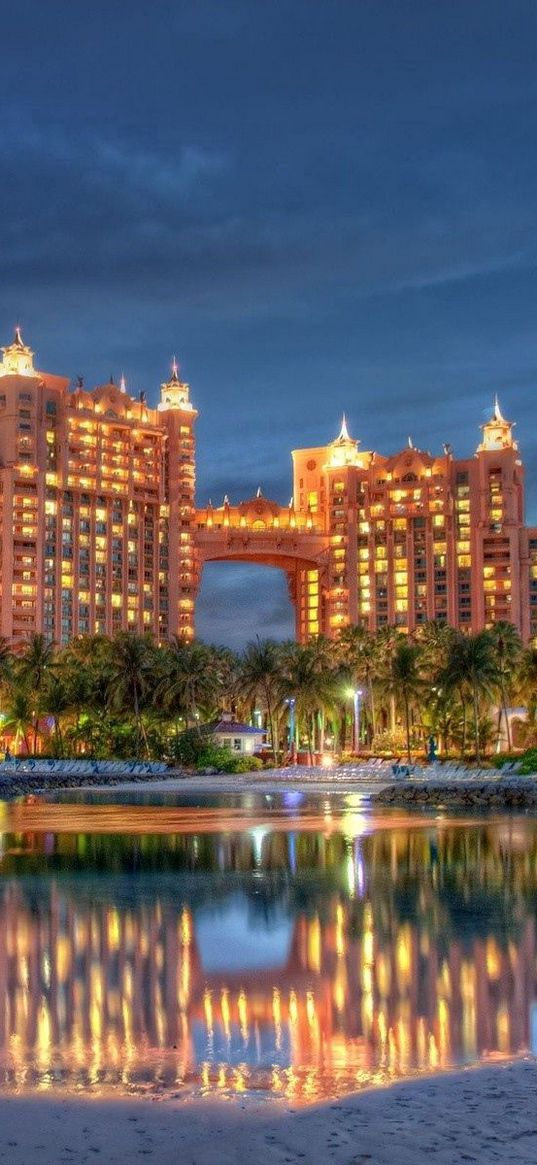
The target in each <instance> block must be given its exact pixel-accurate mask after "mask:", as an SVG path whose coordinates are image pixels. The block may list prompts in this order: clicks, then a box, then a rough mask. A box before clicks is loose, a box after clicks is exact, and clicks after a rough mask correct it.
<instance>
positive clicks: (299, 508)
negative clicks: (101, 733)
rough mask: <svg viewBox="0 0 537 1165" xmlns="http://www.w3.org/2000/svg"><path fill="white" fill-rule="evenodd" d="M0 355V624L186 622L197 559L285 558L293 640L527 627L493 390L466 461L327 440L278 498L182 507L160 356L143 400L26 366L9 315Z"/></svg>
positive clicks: (186, 402) (526, 532)
mask: <svg viewBox="0 0 537 1165" xmlns="http://www.w3.org/2000/svg"><path fill="white" fill-rule="evenodd" d="M2 353H3V360H2V363H1V365H0V544H1V561H0V633H1V634H2V635H4V636H5V637H6V638H7V639H8V640H10V641H15V642H16V641H20V640H21V639H23V638H24V637H25V636H27V635H28V634H29V633H30V632H32V631H42V632H44V633H45V635H46V636H47V637H49V638H50V639H53V640H55V641H56V642H58V643H67V642H68V641H69V640H70V639H71V638H72V637H73V636H75V635H81V634H85V633H88V632H89V633H94V632H97V633H104V634H113V633H114V632H115V631H117V630H119V629H130V630H133V631H144V630H145V631H151V632H153V633H154V634H155V636H156V637H157V638H158V639H159V640H161V641H162V640H164V639H166V638H168V637H170V636H171V635H173V634H175V633H178V634H180V635H183V636H184V637H185V638H191V637H192V636H193V635H194V630H195V624H194V612H195V602H196V595H197V591H198V587H199V582H200V577H201V571H202V569H203V565H204V563H205V562H207V561H209V560H236V561H243V562H257V563H260V564H264V565H269V566H274V567H277V568H279V569H281V570H283V571H285V573H286V575H287V578H288V582H289V593H290V596H291V599H292V601H293V603H294V607H295V613H296V635H297V638H298V639H299V640H301V641H306V640H307V639H308V638H309V637H311V636H315V635H318V634H321V633H322V634H324V635H327V636H330V637H334V636H336V635H337V634H338V632H339V631H341V630H342V629H343V628H344V627H345V626H347V625H348V624H352V623H362V624H364V625H365V626H367V627H369V628H370V629H371V630H376V629H378V628H381V627H383V626H386V625H390V624H392V625H393V624H395V625H396V626H398V627H399V628H400V629H401V630H407V631H413V630H414V629H415V628H416V627H418V626H419V625H420V624H421V623H424V622H426V621H427V620H429V619H440V620H446V621H447V622H449V623H450V624H452V625H453V626H455V627H458V628H460V629H461V630H464V631H472V632H475V631H478V630H480V629H481V628H483V627H488V626H490V625H491V624H492V623H494V622H495V621H498V620H500V619H502V620H503V619H507V620H509V621H510V622H512V623H513V624H514V625H515V626H516V627H517V628H518V630H519V631H520V633H521V635H522V637H523V638H524V640H526V641H527V640H529V639H530V638H534V637H536V636H537V529H530V528H528V527H526V526H525V523H524V471H523V465H522V461H521V457H520V453H519V449H518V445H517V442H516V441H515V439H514V436H513V425H512V423H511V422H510V421H507V420H506V419H505V418H504V417H503V415H502V412H501V409H500V406H499V404H498V402H497V401H496V402H495V404H494V407H493V409H492V412H491V416H490V419H489V420H488V421H487V423H486V424H485V425H483V427H482V437H481V441H480V442H479V444H478V446H477V449H476V452H475V454H474V456H473V457H470V458H467V459H463V460H460V459H457V458H455V457H454V455H453V451H452V448H451V446H450V445H447V444H446V445H444V447H443V453H442V455H441V456H432V455H431V454H430V453H427V452H424V451H423V450H420V449H417V448H415V447H414V446H413V444H412V441H411V440H409V441H408V445H407V446H406V447H405V448H404V449H402V450H401V451H400V452H398V453H396V454H395V455H393V456H385V455H383V454H379V453H376V452H372V451H364V450H362V449H361V448H360V444H359V442H358V441H356V440H354V439H353V438H352V437H351V436H350V434H349V432H348V429H347V425H346V422H345V420H344V421H343V424H342V427H341V432H340V433H339V436H338V437H337V438H336V440H334V441H332V442H330V443H329V444H327V445H324V446H319V447H317V448H314V449H300V450H297V451H295V452H294V453H293V464H294V481H293V498H292V500H291V502H290V503H289V505H288V506H280V505H279V504H278V503H277V502H273V501H269V500H268V499H266V498H264V497H263V496H262V494H261V490H259V491H258V493H257V495H256V496H255V497H254V498H251V499H248V500H247V501H244V502H241V503H239V504H231V503H230V501H229V499H228V498H227V497H226V498H224V501H223V503H222V505H220V506H218V507H213V506H212V505H210V504H209V505H208V506H206V507H204V508H196V506H195V470H196V458H195V441H194V423H195V420H196V417H197V412H196V410H195V409H194V408H193V406H192V404H191V402H190V396H189V386H188V384H186V383H184V382H183V381H182V380H181V379H180V376H179V373H178V369H177V366H176V364H175V363H174V365H173V368H172V374H171V377H170V379H169V380H167V381H166V382H165V383H163V384H162V385H161V389H160V403H159V404H158V406H157V407H156V408H151V407H149V405H148V403H147V399H146V394H145V393H143V392H141V393H140V394H139V395H138V396H137V397H136V398H134V397H132V396H131V395H130V394H129V393H128V392H127V388H126V385H125V382H124V380H123V379H122V380H121V381H120V383H119V384H115V383H114V381H113V380H112V379H110V381H109V382H108V383H107V384H103V385H100V386H99V387H97V388H93V389H91V391H89V390H87V389H86V388H85V387H84V384H83V383H82V381H81V380H79V381H78V383H77V384H76V386H75V387H74V388H72V387H71V385H70V382H69V380H68V379H67V378H65V377H61V376H56V375H51V374H49V373H45V372H40V371H38V370H37V369H36V368H35V366H34V354H33V352H32V350H31V349H30V348H29V347H28V346H27V345H26V344H25V342H24V340H23V338H22V336H21V332H20V329H19V328H17V329H16V332H15V338H14V340H13V343H11V344H9V345H8V346H6V347H5V348H3V349H2Z"/></svg>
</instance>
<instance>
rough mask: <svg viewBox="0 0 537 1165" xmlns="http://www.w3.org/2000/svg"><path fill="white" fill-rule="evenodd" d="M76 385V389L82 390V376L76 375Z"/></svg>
mask: <svg viewBox="0 0 537 1165" xmlns="http://www.w3.org/2000/svg"><path fill="white" fill-rule="evenodd" d="M76 387H77V390H78V391H80V392H82V390H83V388H84V377H83V376H77V378H76Z"/></svg>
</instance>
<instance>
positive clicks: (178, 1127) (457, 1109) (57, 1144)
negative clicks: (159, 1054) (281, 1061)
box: [0, 1060, 537, 1165]
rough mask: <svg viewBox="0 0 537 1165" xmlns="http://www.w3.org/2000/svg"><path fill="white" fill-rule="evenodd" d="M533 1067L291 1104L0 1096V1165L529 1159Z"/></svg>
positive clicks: (522, 1162)
mask: <svg viewBox="0 0 537 1165" xmlns="http://www.w3.org/2000/svg"><path fill="white" fill-rule="evenodd" d="M536 1101H537V1062H535V1061H530V1060H528V1061H526V1060H525V1061H522V1062H517V1063H515V1064H497V1065H495V1066H494V1067H487V1068H481V1069H476V1070H471V1071H467V1072H457V1073H453V1074H451V1075H442V1076H436V1077H431V1078H427V1079H420V1080H414V1081H411V1082H407V1083H402V1084H395V1085H393V1086H392V1087H391V1088H387V1089H379V1090H375V1091H368V1092H362V1093H359V1094H357V1095H355V1096H352V1097H349V1098H348V1099H342V1100H338V1101H334V1102H333V1103H328V1104H323V1105H319V1106H314V1107H311V1108H297V1109H295V1110H293V1108H292V1107H290V1106H289V1105H288V1104H287V1103H279V1102H276V1101H272V1100H270V1101H263V1100H256V1099H252V1098H251V1097H245V1098H244V1099H242V1100H241V1099H234V1100H232V1101H225V1100H223V1101H219V1102H217V1101H214V1100H211V1099H209V1098H206V1099H203V1098H202V1099H194V1100H187V1099H185V1100H182V1099H174V1100H169V1099H161V1098H156V1099H155V1100H153V1101H146V1100H139V1099H134V1098H132V1099H128V1100H109V1101H104V1100H97V1099H95V1100H93V1099H91V1098H87V1099H85V1100H78V1099H74V1098H72V1097H64V1098H63V1099H58V1098H55V1097H53V1096H51V1095H41V1096H24V1097H22V1096H14V1097H7V1096H6V1095H4V1097H3V1098H2V1099H0V1161H1V1160H4V1161H6V1162H9V1163H10V1165H33V1162H36V1161H39V1162H40V1163H41V1165H60V1163H61V1165H64V1163H66V1162H77V1163H78V1162H79V1163H82V1165H83V1163H99V1165H104V1163H105V1162H106V1163H108V1162H109V1163H110V1165H112V1163H116V1162H135V1161H142V1160H147V1161H149V1162H153V1163H154V1165H172V1163H173V1165H177V1162H181V1163H182V1165H283V1163H288V1165H291V1163H294V1165H298V1163H301V1162H304V1165H328V1163H330V1165H394V1163H395V1162H397V1165H421V1163H422V1162H423V1163H425V1162H429V1161H431V1160H434V1161H435V1162H436V1165H460V1163H462V1162H465V1161H469V1162H477V1163H478V1165H493V1163H494V1162H507V1161H509V1162H512V1163H513V1165H535V1162H536V1160H537V1103H536Z"/></svg>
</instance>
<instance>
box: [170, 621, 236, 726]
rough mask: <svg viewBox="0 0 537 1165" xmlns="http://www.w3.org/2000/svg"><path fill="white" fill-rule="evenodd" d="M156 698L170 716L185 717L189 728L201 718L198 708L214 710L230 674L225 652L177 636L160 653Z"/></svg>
mask: <svg viewBox="0 0 537 1165" xmlns="http://www.w3.org/2000/svg"><path fill="white" fill-rule="evenodd" d="M158 672H159V676H160V678H159V680H158V683H157V686H156V691H155V697H156V700H157V701H161V703H162V706H163V708H164V709H165V711H167V712H168V713H172V714H174V716H175V717H176V718H177V717H184V720H185V723H186V726H187V728H188V727H189V725H191V724H195V723H196V722H197V720H198V719H199V709H200V708H208V709H210V710H211V711H212V710H213V707H214V703H215V701H217V699H218V696H219V695H220V693H221V691H222V687H223V675H224V674H226V675H228V674H229V659H228V655H227V653H226V652H220V651H219V650H218V649H216V648H211V647H207V646H206V645H205V644H204V643H199V642H194V643H185V641H184V640H183V639H181V637H180V636H179V635H175V636H174V638H173V639H172V640H171V642H170V643H168V644H167V645H166V647H165V648H163V649H162V650H161V652H159V660H158Z"/></svg>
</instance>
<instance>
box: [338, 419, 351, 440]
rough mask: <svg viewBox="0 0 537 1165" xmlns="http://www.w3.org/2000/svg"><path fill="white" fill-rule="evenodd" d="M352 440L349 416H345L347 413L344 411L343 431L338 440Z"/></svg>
mask: <svg viewBox="0 0 537 1165" xmlns="http://www.w3.org/2000/svg"><path fill="white" fill-rule="evenodd" d="M350 440H351V437H350V434H349V430H348V428H347V418H346V416H345V413H343V416H342V418H341V432H340V434H339V437H338V441H350Z"/></svg>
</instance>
